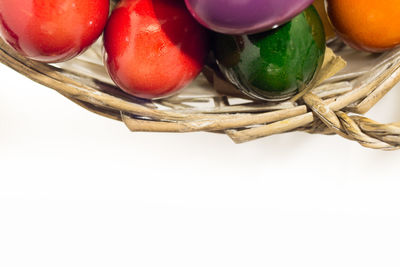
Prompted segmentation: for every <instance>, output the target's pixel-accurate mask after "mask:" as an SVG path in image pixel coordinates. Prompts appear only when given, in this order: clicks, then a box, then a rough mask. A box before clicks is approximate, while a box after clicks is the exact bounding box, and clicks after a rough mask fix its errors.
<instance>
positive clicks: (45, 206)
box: [0, 66, 400, 267]
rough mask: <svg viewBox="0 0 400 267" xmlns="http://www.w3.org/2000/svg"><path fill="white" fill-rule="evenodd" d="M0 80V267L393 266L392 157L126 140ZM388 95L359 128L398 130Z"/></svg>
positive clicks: (52, 100) (335, 147)
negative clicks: (375, 123)
mask: <svg viewBox="0 0 400 267" xmlns="http://www.w3.org/2000/svg"><path fill="white" fill-rule="evenodd" d="M0 79H1V80H0V81H1V84H0V266H1V267H12V266H18V267H20V266H24V267H25V266H40V267H45V266H51V267H54V266H57V267H58V266H85V267H87V266H96V267H98V266H118V267H122V266H139V267H142V266H152V267H153V266H157V267H158V266H174V267H177V266H185V267H192V266H218V267H221V266H230V267H232V266H251V267H256V266H308V267H309V266H318V267H321V266H324V267H326V266H341V267H343V266H352V267H353V266H385V267H389V266H399V265H400V254H399V252H400V216H399V215H400V175H399V164H400V161H399V159H400V152H382V151H373V150H368V149H365V148H362V147H361V146H359V145H358V144H356V143H353V142H350V141H347V140H344V139H342V138H341V137H338V136H316V135H308V134H304V133H291V134H284V135H279V136H273V137H269V138H265V139H262V140H258V141H254V142H251V143H247V144H243V145H234V144H233V143H232V142H231V141H230V139H229V138H228V137H225V136H222V135H221V136H220V135H213V134H205V133H196V134H155V133H131V132H129V131H128V130H127V129H126V128H125V127H124V126H123V124H122V123H120V122H115V121H112V120H108V119H105V118H102V117H99V116H98V115H94V114H92V113H90V112H88V111H86V110H84V109H82V108H80V107H78V106H76V105H75V104H73V103H72V102H70V101H69V100H67V99H66V98H64V97H62V96H61V95H58V94H57V93H56V92H54V91H52V90H50V89H48V88H45V87H42V86H39V85H36V84H34V83H33V82H31V81H30V80H28V79H26V78H24V77H22V76H21V75H19V74H17V73H15V72H13V71H11V70H9V69H8V68H6V67H4V66H0ZM399 91H400V87H397V88H395V89H394V90H393V91H392V92H391V93H390V94H389V95H388V96H387V97H385V99H384V100H383V101H382V102H381V103H379V105H378V106H377V107H376V108H374V110H373V111H372V112H371V113H370V114H369V116H370V117H372V118H374V119H376V120H379V121H382V122H390V121H396V120H400V108H399V107H400V106H399V104H398V103H399V102H400V92H399Z"/></svg>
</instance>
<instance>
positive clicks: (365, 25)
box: [327, 0, 400, 52]
mask: <svg viewBox="0 0 400 267" xmlns="http://www.w3.org/2000/svg"><path fill="white" fill-rule="evenodd" d="M327 3H328V15H329V17H330V19H331V21H332V24H333V26H334V27H335V29H336V31H337V33H338V34H339V35H340V37H342V39H343V40H344V41H345V42H346V43H347V44H349V45H350V46H352V47H354V48H356V49H360V50H364V51H368V52H383V51H386V50H389V49H392V48H394V47H396V46H399V45H400V1H399V0H381V1H378V0H363V1H361V2H360V1H359V0H328V1H327Z"/></svg>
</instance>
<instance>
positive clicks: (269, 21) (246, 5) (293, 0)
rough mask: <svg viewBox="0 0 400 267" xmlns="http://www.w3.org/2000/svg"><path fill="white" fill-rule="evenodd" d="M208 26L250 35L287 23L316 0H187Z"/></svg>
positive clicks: (191, 10) (232, 32) (189, 6)
mask: <svg viewBox="0 0 400 267" xmlns="http://www.w3.org/2000/svg"><path fill="white" fill-rule="evenodd" d="M185 2H186V5H187V7H188V9H189V10H190V12H191V13H192V15H193V16H194V17H195V18H196V19H197V20H198V21H199V22H200V23H201V24H203V25H204V26H206V27H207V28H209V29H211V30H213V31H216V32H221V33H225V34H250V33H257V32H262V31H266V30H269V29H271V28H273V27H275V26H277V25H281V24H283V23H285V22H288V21H289V20H291V19H292V18H293V17H295V16H296V15H298V14H300V13H301V12H302V11H303V10H304V9H306V8H307V7H308V6H309V5H311V4H312V2H313V0H185Z"/></svg>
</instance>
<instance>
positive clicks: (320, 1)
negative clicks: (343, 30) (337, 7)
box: [313, 0, 336, 40]
mask: <svg viewBox="0 0 400 267" xmlns="http://www.w3.org/2000/svg"><path fill="white" fill-rule="evenodd" d="M313 5H314V7H315V9H317V11H318V14H319V16H320V17H321V20H322V23H323V24H324V29H325V36H326V40H330V39H332V38H333V37H335V35H336V34H335V31H334V29H333V26H332V24H331V22H330V21H329V18H328V14H327V13H326V9H325V1H324V0H315V1H314V3H313Z"/></svg>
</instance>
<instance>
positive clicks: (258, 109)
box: [0, 40, 400, 150]
mask: <svg viewBox="0 0 400 267" xmlns="http://www.w3.org/2000/svg"><path fill="white" fill-rule="evenodd" d="M333 51H334V52H333ZM339 55H340V56H339ZM342 58H343V59H344V60H343V59H342ZM0 61H1V62H2V63H3V64H5V65H7V66H9V67H11V68H13V69H14V70H16V71H17V72H19V73H21V74H23V75H25V76H26V77H28V78H30V79H31V80H33V81H35V82H38V83H40V84H42V85H44V86H47V87H49V88H52V89H54V90H56V91H57V92H59V93H60V94H62V95H64V96H65V97H67V98H69V99H70V100H72V101H73V102H75V103H76V104H78V105H80V106H82V107H84V108H86V109H87V110H90V111H92V112H95V113H96V114H99V115H102V116H104V117H107V118H111V119H115V120H120V121H122V122H124V123H125V124H126V126H127V127H128V128H129V129H130V130H131V131H151V132H180V133H182V132H194V131H206V132H213V133H224V134H227V135H228V136H229V137H230V138H232V140H233V141H234V142H236V143H243V142H247V141H251V140H254V139H257V138H261V137H266V136H270V135H274V134H279V133H284V132H290V131H306V132H308V133H319V134H338V135H340V136H342V137H345V138H347V139H350V140H354V141H357V142H359V143H360V144H361V145H363V146H365V147H368V148H374V149H383V150H393V149H398V148H400V123H393V124H380V123H377V122H375V121H372V120H370V119H368V118H365V117H362V116H360V115H359V114H364V113H365V112H367V111H368V110H369V109H370V108H371V107H373V106H374V105H375V104H376V103H377V102H378V101H379V100H380V99H381V98H382V97H383V96H384V95H385V94H386V93H387V92H388V91H389V90H390V89H391V88H393V87H394V85H396V84H397V83H398V82H399V81H400V49H397V50H393V51H390V52H388V53H384V54H380V55H371V54H366V53H362V52H357V51H354V50H352V49H350V48H348V47H347V46H345V45H344V44H343V43H342V42H341V41H339V40H338V41H335V42H333V43H331V44H330V49H327V54H326V57H325V62H324V65H323V67H322V70H321V71H320V73H319V74H318V76H317V77H316V78H315V79H314V81H313V82H312V84H310V85H309V86H308V88H306V89H305V90H304V91H303V92H302V93H300V94H299V95H297V96H295V97H294V98H292V99H290V100H288V101H284V102H278V103H277V102H259V101H255V100H251V99H248V98H247V97H246V96H243V95H241V94H240V93H239V92H238V91H237V90H236V89H235V88H232V85H230V84H229V83H227V82H226V81H225V80H224V79H223V78H221V76H220V75H219V73H218V72H217V71H215V70H214V69H213V68H211V67H209V66H207V67H206V68H205V69H204V72H203V75H200V77H199V78H198V79H197V80H196V81H195V82H193V83H192V84H191V85H190V86H188V88H186V89H184V90H183V91H182V92H181V93H180V94H178V95H175V96H173V97H170V98H168V99H163V100H155V101H147V100H142V99H138V98H135V97H132V96H130V95H127V94H125V93H123V92H122V91H121V90H119V89H118V88H117V87H115V85H114V84H113V83H112V81H111V80H110V79H109V78H108V75H107V73H106V71H105V69H104V66H103V63H102V56H101V43H100V41H99V42H97V43H96V44H95V45H93V46H92V48H91V49H89V50H88V51H87V52H86V53H84V54H83V55H81V56H79V57H78V58H76V59H74V60H71V61H69V62H66V63H62V64H55V65H54V64H53V65H51V64H44V63H39V62H35V61H32V60H28V59H26V58H23V57H21V56H19V55H18V54H16V53H15V52H14V51H13V50H12V49H10V48H9V47H8V46H7V45H6V44H5V43H4V42H3V41H0ZM346 62H347V63H348V64H347V67H345V65H346ZM206 78H207V79H206Z"/></svg>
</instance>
